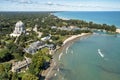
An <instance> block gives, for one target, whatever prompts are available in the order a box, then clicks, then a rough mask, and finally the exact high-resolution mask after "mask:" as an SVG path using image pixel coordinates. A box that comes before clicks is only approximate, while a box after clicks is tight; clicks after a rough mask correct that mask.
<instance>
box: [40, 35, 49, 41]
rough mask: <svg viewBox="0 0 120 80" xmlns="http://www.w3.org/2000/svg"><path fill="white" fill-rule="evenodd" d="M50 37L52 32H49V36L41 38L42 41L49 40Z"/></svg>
mask: <svg viewBox="0 0 120 80" xmlns="http://www.w3.org/2000/svg"><path fill="white" fill-rule="evenodd" d="M50 38H51V34H49V36H46V37H43V38H41V40H42V41H47V40H50Z"/></svg>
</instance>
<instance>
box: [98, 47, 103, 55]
mask: <svg viewBox="0 0 120 80" xmlns="http://www.w3.org/2000/svg"><path fill="white" fill-rule="evenodd" d="M98 53H99V55H100V56H101V57H104V54H102V52H101V50H100V49H98Z"/></svg>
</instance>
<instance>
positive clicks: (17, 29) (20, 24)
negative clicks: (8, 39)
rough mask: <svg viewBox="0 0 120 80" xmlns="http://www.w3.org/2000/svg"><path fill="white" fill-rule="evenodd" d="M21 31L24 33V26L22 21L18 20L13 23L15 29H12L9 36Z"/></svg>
mask: <svg viewBox="0 0 120 80" xmlns="http://www.w3.org/2000/svg"><path fill="white" fill-rule="evenodd" d="M22 33H25V26H24V23H23V22H22V21H18V22H17V23H16V24H15V30H14V31H13V33H12V34H10V36H14V37H16V36H20V35H21V34H22Z"/></svg>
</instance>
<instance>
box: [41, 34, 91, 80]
mask: <svg viewBox="0 0 120 80" xmlns="http://www.w3.org/2000/svg"><path fill="white" fill-rule="evenodd" d="M90 34H91V33H82V34H78V35H72V36H71V37H68V38H67V39H66V40H65V41H64V42H63V45H62V46H61V48H64V47H65V46H66V44H67V43H69V42H70V41H73V40H76V39H77V38H80V37H83V36H87V35H90ZM65 48H66V47H65ZM61 54H62V53H60V54H59V56H58V58H59V60H60V58H61V56H62V55H61ZM53 55H54V54H53ZM56 66H57V64H56V62H55V60H54V59H52V60H51V63H50V67H49V68H48V69H47V70H45V71H43V73H42V76H45V80H49V79H50V78H51V77H52V76H54V74H55V73H54V72H53V71H52V70H53V69H54V68H55V67H56Z"/></svg>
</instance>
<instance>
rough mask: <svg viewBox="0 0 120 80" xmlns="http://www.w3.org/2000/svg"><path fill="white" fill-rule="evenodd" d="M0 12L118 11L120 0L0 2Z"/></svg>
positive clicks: (16, 0)
mask: <svg viewBox="0 0 120 80" xmlns="http://www.w3.org/2000/svg"><path fill="white" fill-rule="evenodd" d="M0 11H120V0H0Z"/></svg>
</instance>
